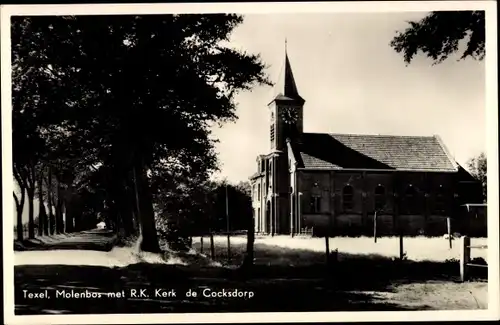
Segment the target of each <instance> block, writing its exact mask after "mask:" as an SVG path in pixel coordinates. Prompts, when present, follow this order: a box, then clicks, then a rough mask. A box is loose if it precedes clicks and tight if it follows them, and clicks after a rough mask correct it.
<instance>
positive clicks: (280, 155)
mask: <svg viewBox="0 0 500 325" xmlns="http://www.w3.org/2000/svg"><path fill="white" fill-rule="evenodd" d="M285 44H286V43H285ZM280 82H282V86H281V87H280V89H279V92H278V95H277V96H276V97H275V98H274V99H273V100H272V101H271V102H270V103H269V105H268V106H269V110H270V114H271V123H270V142H271V156H270V166H271V168H270V172H271V174H270V175H271V177H270V178H271V179H270V185H271V186H270V193H271V199H270V205H269V207H270V210H271V211H270V218H271V223H272V225H273V226H272V233H273V234H274V233H278V234H289V233H290V216H289V213H290V174H289V166H288V149H287V139H290V140H291V141H292V142H297V141H300V137H301V134H302V132H303V107H304V103H305V100H304V99H303V98H302V97H301V96H300V95H299V92H298V89H297V85H296V83H295V78H294V77H293V73H292V67H291V65H290V60H289V59H288V54H287V52H286V46H285V70H284V74H283V80H280Z"/></svg>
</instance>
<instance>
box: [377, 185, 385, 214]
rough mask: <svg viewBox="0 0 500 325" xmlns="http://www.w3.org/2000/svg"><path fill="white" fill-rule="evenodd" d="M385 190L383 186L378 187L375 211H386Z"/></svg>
mask: <svg viewBox="0 0 500 325" xmlns="http://www.w3.org/2000/svg"><path fill="white" fill-rule="evenodd" d="M385 202H386V201H385V188H384V187H383V186H382V185H380V184H379V185H378V186H377V187H376V188H375V210H376V211H380V210H382V209H384V206H385Z"/></svg>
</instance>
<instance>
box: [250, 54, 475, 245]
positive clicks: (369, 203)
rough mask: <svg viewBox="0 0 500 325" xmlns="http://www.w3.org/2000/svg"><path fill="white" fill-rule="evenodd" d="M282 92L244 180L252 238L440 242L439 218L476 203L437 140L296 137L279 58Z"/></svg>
mask: <svg viewBox="0 0 500 325" xmlns="http://www.w3.org/2000/svg"><path fill="white" fill-rule="evenodd" d="M284 70H285V71H284V74H283V76H284V82H283V85H284V87H283V89H279V94H278V95H277V96H276V97H275V98H274V99H272V101H271V102H270V103H269V105H268V106H269V112H270V114H269V116H270V120H269V142H270V151H269V152H268V153H267V154H262V155H259V156H258V157H257V172H256V173H255V174H254V175H253V176H251V177H250V181H251V184H252V206H253V211H254V217H255V231H256V232H257V233H263V234H272V235H274V234H291V235H295V234H299V233H304V232H307V231H312V232H313V233H314V234H317V235H320V234H325V233H328V234H330V235H369V234H373V227H374V215H377V218H376V219H375V220H376V222H377V229H378V230H377V231H378V233H379V234H380V235H392V234H397V233H400V232H403V233H405V234H407V235H412V234H426V235H432V234H434V235H442V234H444V233H446V231H447V217H450V218H451V220H452V221H451V222H452V227H453V229H454V230H453V231H458V229H459V227H460V226H459V224H460V222H459V221H458V219H459V218H458V217H457V216H458V215H459V213H458V210H459V209H460V206H461V205H463V204H465V203H474V202H481V187H480V184H479V183H478V182H477V181H476V180H475V179H474V178H473V177H472V176H471V175H470V174H469V173H468V172H467V171H466V170H465V169H464V168H462V167H461V166H460V165H459V164H458V163H457V162H456V161H455V160H454V159H453V157H452V156H451V155H450V153H449V151H448V150H447V148H446V146H445V144H444V143H443V142H442V141H441V139H440V137H439V136H438V135H434V136H394V135H366V134H328V133H312V132H304V130H303V122H304V109H305V103H306V100H305V99H304V98H302V97H301V96H300V93H299V89H298V88H297V85H296V83H295V80H294V77H293V73H292V68H291V65H290V62H289V59H288V56H287V54H285V68H284Z"/></svg>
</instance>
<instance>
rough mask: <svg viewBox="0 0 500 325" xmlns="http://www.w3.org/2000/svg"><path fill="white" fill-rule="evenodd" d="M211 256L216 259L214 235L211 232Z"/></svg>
mask: <svg viewBox="0 0 500 325" xmlns="http://www.w3.org/2000/svg"><path fill="white" fill-rule="evenodd" d="M210 255H211V256H212V259H215V245H214V233H213V232H212V231H210Z"/></svg>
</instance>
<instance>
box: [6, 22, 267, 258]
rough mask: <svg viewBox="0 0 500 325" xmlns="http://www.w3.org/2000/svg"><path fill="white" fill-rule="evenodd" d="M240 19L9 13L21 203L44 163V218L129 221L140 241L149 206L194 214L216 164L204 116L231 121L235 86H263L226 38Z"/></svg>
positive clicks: (151, 240) (182, 219) (258, 72)
mask: <svg viewBox="0 0 500 325" xmlns="http://www.w3.org/2000/svg"><path fill="white" fill-rule="evenodd" d="M242 21H243V18H242V17H241V16H238V15H230V14H228V15H225V14H209V15H149V16H133V15H126V16H120V15H114V16H58V17H56V16H39V17H13V18H12V50H13V54H12V62H13V97H14V103H13V109H14V112H13V142H14V143H13V146H14V166H15V167H18V168H16V170H18V171H19V173H17V176H19V177H18V178H19V182H20V186H21V185H25V186H24V189H26V190H27V191H28V196H29V197H30V200H29V202H32V198H31V196H30V192H29V190H30V188H31V187H30V186H29V184H27V183H26V180H29V179H30V178H29V177H28V176H31V175H32V173H36V174H37V177H36V179H38V177H39V176H38V175H39V174H40V173H46V175H41V177H42V178H44V179H45V180H46V181H45V186H46V191H47V194H48V195H46V196H44V195H43V192H44V191H43V190H42V191H40V193H42V197H45V199H46V200H48V201H49V202H50V204H49V205H50V209H49V214H51V213H52V212H51V211H52V205H54V206H55V215H56V216H55V220H57V218H61V217H62V211H63V209H65V210H66V212H67V213H66V216H67V217H66V218H67V220H66V223H67V224H68V220H69V223H70V224H73V220H74V223H75V226H76V224H77V223H78V224H79V226H77V228H78V227H83V226H88V224H90V223H92V222H95V221H96V219H97V218H96V214H102V215H104V217H105V219H106V220H107V223H108V224H110V226H111V228H113V229H115V230H116V231H119V232H123V233H124V235H125V236H127V235H129V234H133V233H135V232H136V231H137V230H139V231H140V232H141V234H142V237H141V238H142V241H143V243H142V245H141V247H142V248H143V249H144V250H149V251H157V250H158V241H157V239H156V227H155V223H156V221H155V215H156V219H158V218H160V219H162V218H166V217H167V216H168V217H169V218H170V219H172V218H174V219H176V220H177V221H176V223H177V224H179V225H184V224H193V223H198V221H199V220H202V219H203V218H204V210H203V208H204V207H205V205H206V203H205V196H206V195H205V194H206V190H205V189H204V187H203V186H200V184H205V183H206V182H207V180H208V178H209V176H210V174H211V173H212V172H213V171H215V170H217V168H218V163H217V156H216V153H215V150H214V148H215V147H214V145H215V143H216V140H214V139H212V138H211V137H210V125H213V124H214V123H219V124H220V123H225V122H231V121H234V120H236V118H237V116H236V114H235V108H236V104H235V102H234V96H235V95H236V94H237V93H238V92H239V91H244V90H248V89H251V87H253V86H255V85H257V84H270V82H269V81H268V79H267V77H266V75H265V73H264V68H265V66H264V64H263V63H262V62H261V60H260V57H259V56H258V55H252V54H248V53H245V52H241V51H238V50H235V49H232V48H231V47H229V46H228V41H229V37H230V34H231V31H232V30H233V29H234V28H235V27H236V26H238V25H239V24H240V23H241V22H242ZM27 148H29V150H27ZM28 172H29V173H28ZM49 175H50V176H49ZM31 178H33V179H35V177H31ZM16 202H19V205H20V202H21V200H20V198H18V199H17V200H16ZM68 216H69V217H68ZM50 218H51V217H49V219H50ZM68 218H69V219H68ZM83 219H88V220H91V221H89V222H84V221H83ZM54 222H55V221H54ZM63 222H64V221H62V220H59V221H58V222H56V223H57V224H62V223H63ZM70 228H71V227H70ZM138 228H139V229H138ZM58 231H64V229H63V228H61V227H60V226H59V228H58Z"/></svg>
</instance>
